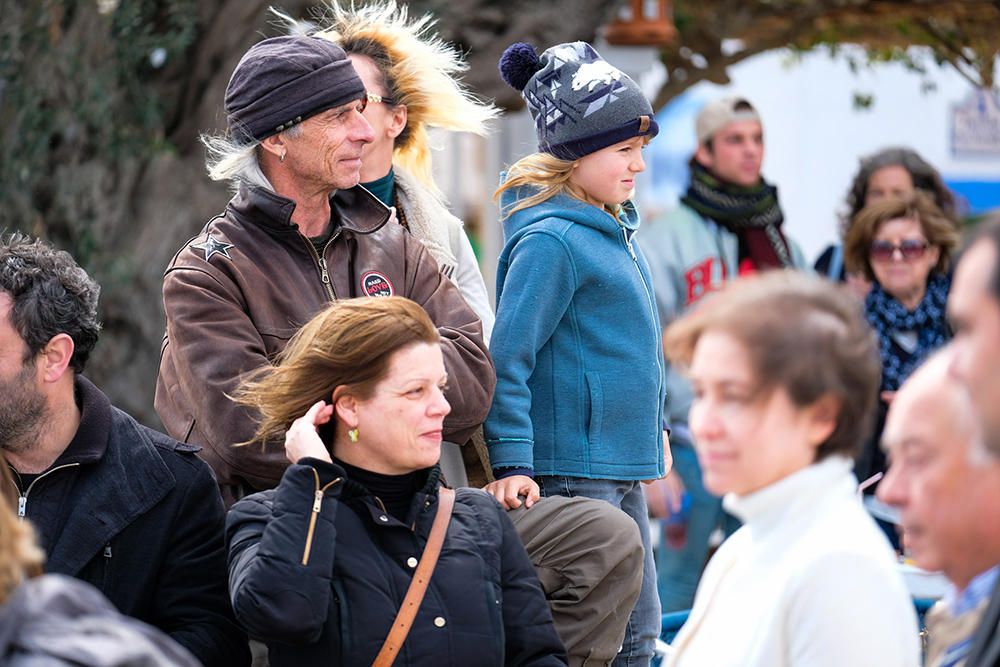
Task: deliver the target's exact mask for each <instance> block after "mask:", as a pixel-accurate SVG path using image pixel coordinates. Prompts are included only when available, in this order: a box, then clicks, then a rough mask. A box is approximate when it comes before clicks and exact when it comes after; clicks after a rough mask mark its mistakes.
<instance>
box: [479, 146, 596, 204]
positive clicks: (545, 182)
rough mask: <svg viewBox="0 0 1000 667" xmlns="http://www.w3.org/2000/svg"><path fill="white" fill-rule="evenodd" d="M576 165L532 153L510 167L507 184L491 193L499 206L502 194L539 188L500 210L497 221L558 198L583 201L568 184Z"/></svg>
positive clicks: (547, 155)
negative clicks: (526, 186)
mask: <svg viewBox="0 0 1000 667" xmlns="http://www.w3.org/2000/svg"><path fill="white" fill-rule="evenodd" d="M576 163H577V160H563V159H560V158H557V157H556V156H554V155H550V154H549V153H532V154H531V155H528V156H525V157H523V158H521V159H520V160H518V161H517V162H515V163H514V164H512V165H511V166H510V168H509V169H508V170H507V180H506V181H504V183H503V185H501V186H500V187H498V188H497V189H496V191H495V192H494V193H493V200H494V201H497V202H499V201H500V195H502V194H503V193H504V192H505V191H507V190H509V189H510V188H519V187H522V186H525V185H530V186H534V187H536V188H538V192H536V193H535V194H533V195H531V196H530V197H527V198H525V199H522V200H520V201H518V202H516V203H515V204H514V206H512V207H510V208H508V209H501V210H500V217H501V218H506V217H508V216H510V215H511V214H512V213H514V212H515V211H520V210H521V209H523V208H529V207H531V206H535V205H536V204H541V203H542V202H544V201H548V200H549V199H552V198H553V197H555V196H556V195H560V194H569V195H572V196H574V197H577V198H578V199H583V197H582V196H581V194H582V193H580V192H579V189H578V188H576V187H575V186H574V185H572V184H571V183H570V182H569V177H570V175H571V174H572V173H573V167H575V166H576Z"/></svg>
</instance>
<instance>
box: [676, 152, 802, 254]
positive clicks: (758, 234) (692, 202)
mask: <svg viewBox="0 0 1000 667" xmlns="http://www.w3.org/2000/svg"><path fill="white" fill-rule="evenodd" d="M681 201H682V202H684V203H685V204H687V205H688V206H690V207H691V208H692V209H694V210H695V211H697V212H698V213H700V214H701V215H703V216H705V217H706V218H710V219H712V220H715V221H716V222H717V223H719V224H720V225H722V226H723V227H725V228H726V229H728V230H729V231H731V232H733V233H734V234H736V235H737V236H738V237H739V240H740V259H741V260H742V259H743V257H744V256H745V257H749V259H750V261H751V262H753V265H754V268H757V269H767V268H774V267H777V268H781V267H787V266H792V255H791V252H789V250H788V242H787V241H786V240H785V237H784V235H783V234H782V233H781V223H782V222H784V219H785V216H784V215H782V213H781V207H780V206H779V205H778V188H776V187H774V186H773V185H769V184H768V183H766V182H764V180H763V179H761V181H760V183H758V184H757V185H755V186H752V187H749V188H744V187H740V186H736V185H728V184H725V183H723V182H722V181H720V180H719V179H717V178H715V177H714V176H712V175H711V174H709V173H708V171H707V170H706V169H705V168H704V167H702V166H701V165H700V164H697V163H695V164H694V165H693V166H692V167H691V185H689V186H688V191H687V194H685V195H684V196H683V197H681Z"/></svg>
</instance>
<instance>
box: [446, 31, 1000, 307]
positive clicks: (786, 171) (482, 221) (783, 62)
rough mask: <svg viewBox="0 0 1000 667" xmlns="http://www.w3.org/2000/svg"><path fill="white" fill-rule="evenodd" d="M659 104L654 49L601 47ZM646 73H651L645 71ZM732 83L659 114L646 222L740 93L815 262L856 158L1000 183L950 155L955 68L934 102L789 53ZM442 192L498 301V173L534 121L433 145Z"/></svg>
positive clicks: (996, 161)
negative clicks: (918, 158) (716, 104)
mask: <svg viewBox="0 0 1000 667" xmlns="http://www.w3.org/2000/svg"><path fill="white" fill-rule="evenodd" d="M598 50H599V51H600V52H601V54H602V55H604V56H605V57H606V58H607V59H608V60H609V61H610V62H611V63H612V64H615V65H616V66H618V67H620V68H622V69H623V70H625V71H626V72H628V73H629V74H630V75H632V76H633V78H635V79H636V80H637V81H639V82H640V84H641V85H643V87H644V89H646V92H647V94H650V95H652V93H653V91H654V90H655V87H656V86H657V85H658V84H657V81H658V78H659V77H661V76H662V66H660V65H659V63H657V62H656V61H655V60H654V58H653V55H652V52H651V51H648V50H642V49H638V50H633V49H626V48H621V47H619V48H613V47H608V46H606V45H598ZM643 68H645V69H643ZM730 77H731V79H732V84H731V85H729V86H725V87H722V86H717V85H714V84H710V83H700V84H698V85H696V86H694V87H692V88H691V89H690V90H689V91H688V92H687V93H685V94H684V95H683V96H681V97H680V98H678V99H676V100H674V101H673V102H672V103H671V104H670V105H668V106H667V107H666V108H664V109H663V110H661V112H660V113H659V114H657V120H658V121H659V123H660V134H659V136H658V137H657V138H656V139H655V140H654V141H653V143H652V144H651V145H650V146H649V147H648V148H647V149H646V151H647V152H646V157H647V172H646V173H645V174H644V175H643V176H642V178H641V179H640V180H639V182H638V183H637V193H638V198H639V203H640V207H641V210H642V212H643V217H644V218H648V217H650V216H652V215H655V214H656V213H657V211H659V210H662V209H664V208H667V207H670V206H673V205H674V204H675V203H676V199H677V197H678V196H679V194H680V193H682V192H683V190H684V188H685V187H686V181H687V160H688V157H689V156H690V155H691V153H692V152H693V150H694V145H695V139H694V115H695V114H696V113H697V110H698V108H699V107H700V105H701V104H703V103H704V102H705V101H706V100H708V99H711V98H713V97H716V96H721V95H724V94H740V95H744V96H746V97H748V98H749V99H750V100H752V101H753V103H754V104H755V105H756V106H757V108H758V110H759V111H760V113H761V115H762V117H763V119H764V130H765V143H766V152H765V158H764V176H765V178H766V179H767V180H768V181H770V182H772V183H774V184H776V185H777V186H778V188H779V197H780V200H781V204H782V207H783V209H784V211H785V218H786V225H787V227H786V230H787V231H788V232H789V233H790V234H791V235H792V236H793V237H794V238H795V239H796V240H797V241H798V242H799V243H800V244H801V246H802V249H803V250H804V251H805V253H806V256H807V258H808V259H809V260H810V261H811V260H813V259H815V257H816V256H817V255H818V254H819V252H820V251H821V250H822V249H823V248H824V247H825V246H826V245H827V244H828V243H830V242H832V241H834V240H835V238H836V234H837V225H838V218H837V214H838V213H839V212H840V211H842V210H843V207H844V204H843V201H844V195H845V194H846V192H847V188H848V185H849V184H850V181H851V179H852V177H853V175H854V173H855V172H856V170H857V167H858V159H859V158H860V157H862V156H864V155H868V154H870V153H872V152H874V151H877V150H879V149H881V148H884V147H887V146H891V145H906V146H909V147H911V148H913V149H915V150H917V151H918V152H919V153H920V154H921V155H923V157H924V158H925V159H927V160H928V161H929V162H930V163H931V164H933V165H935V166H936V167H937V168H938V169H939V170H940V171H941V172H942V174H943V175H944V176H945V178H946V179H965V180H981V181H994V182H998V185H997V188H998V193H997V200H998V201H1000V158H998V157H991V158H988V157H968V156H964V157H963V156H955V155H953V154H952V152H951V147H950V145H949V144H950V133H951V121H950V109H951V106H952V105H954V104H957V103H959V102H961V101H963V100H964V99H965V98H966V96H967V95H968V94H969V93H970V92H971V91H972V86H971V84H969V83H968V82H967V81H966V80H965V79H963V78H962V77H961V76H960V75H959V74H958V73H957V72H955V71H954V70H952V69H950V68H949V67H943V68H936V67H935V68H932V70H931V71H930V72H929V76H928V77H927V78H929V79H930V80H931V81H933V82H934V84H935V85H936V90H935V91H933V92H922V78H921V77H920V76H918V75H916V74H914V73H911V72H908V71H906V70H905V69H904V67H903V66H902V65H899V64H888V65H879V66H877V67H875V68H874V69H866V70H862V71H860V72H859V73H857V74H853V73H852V72H851V71H850V68H849V66H848V63H847V60H846V58H844V57H839V58H836V59H834V58H831V57H830V56H829V55H827V54H825V53H818V52H817V53H812V54H807V55H805V56H804V57H802V58H801V60H799V61H795V62H792V58H791V57H790V55H789V53H788V52H787V51H784V50H780V51H773V52H770V53H766V54H762V55H759V56H756V57H754V58H751V59H749V60H746V61H744V62H742V63H740V64H738V65H736V66H734V67H732V68H731V69H730ZM855 91H857V92H861V93H867V94H873V95H874V97H875V101H874V104H873V105H872V107H871V108H869V109H856V108H854V104H853V93H854V92H855ZM437 142H438V144H439V146H440V149H441V150H440V151H439V152H438V153H437V155H436V157H435V172H436V174H437V176H438V179H439V183H440V184H441V185H442V188H443V189H444V190H445V192H446V193H447V194H448V195H449V199H450V201H451V204H452V209H453V210H454V211H455V213H456V215H458V216H459V217H463V218H464V219H466V220H467V221H468V222H469V225H470V229H471V230H472V231H473V232H474V233H475V234H476V235H477V236H478V238H479V240H480V247H481V265H482V268H483V274H484V276H485V277H486V283H487V287H488V288H489V289H490V291H491V293H492V291H493V282H494V275H495V267H496V257H497V255H498V253H499V251H500V249H501V247H502V243H503V233H502V230H501V227H500V224H499V223H498V222H497V213H496V208H495V207H494V206H493V204H492V201H491V195H492V192H493V189H494V188H495V187H496V184H497V176H498V174H499V172H500V170H501V169H502V168H503V167H504V166H505V165H508V164H510V163H512V162H513V161H515V160H516V159H517V158H519V157H522V156H524V155H526V154H527V153H530V152H532V151H533V150H535V137H534V131H533V126H532V123H531V119H530V116H529V115H528V113H527V111H521V112H519V113H516V114H508V115H507V116H505V117H504V118H502V119H501V120H500V121H499V122H498V123H497V124H496V128H495V131H494V132H493V134H492V135H491V136H490V137H489V138H488V139H487V140H481V139H478V138H474V137H472V138H461V137H456V136H454V135H438V136H437Z"/></svg>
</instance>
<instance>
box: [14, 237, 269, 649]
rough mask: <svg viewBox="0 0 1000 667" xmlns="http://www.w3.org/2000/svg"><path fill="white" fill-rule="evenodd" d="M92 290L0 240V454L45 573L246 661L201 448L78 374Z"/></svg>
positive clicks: (53, 255)
mask: <svg viewBox="0 0 1000 667" xmlns="http://www.w3.org/2000/svg"><path fill="white" fill-rule="evenodd" d="M99 292H100V288H99V287H98V285H97V284H96V283H95V282H94V281H93V280H92V279H91V278H90V277H89V276H88V275H87V274H86V272H84V271H83V269H81V268H80V267H79V266H77V264H76V263H75V262H74V260H73V258H72V257H70V256H69V255H68V254H67V253H65V252H61V251H57V250H55V249H54V248H52V247H51V246H49V245H47V244H45V243H42V242H41V241H32V240H30V239H28V238H27V237H25V236H22V235H19V234H15V235H13V236H11V237H9V238H8V239H5V240H2V241H0V449H2V450H3V452H4V454H5V456H6V458H7V461H8V463H9V464H10V466H11V468H12V471H13V473H14V481H15V485H16V486H17V493H18V506H17V510H18V516H20V517H22V518H26V519H29V520H30V521H31V522H32V523H33V524H34V527H35V529H36V531H37V533H38V540H39V543H40V545H41V546H42V548H43V549H44V550H45V552H46V555H47V563H46V570H47V571H48V572H53V573H60V574H65V575H69V576H72V577H76V578H78V579H82V580H84V581H86V582H88V583H90V584H92V585H94V586H95V587H97V588H98V589H100V590H101V591H102V592H103V593H104V595H105V596H107V598H108V599H110V600H111V602H113V603H114V604H115V605H116V606H117V607H118V609H119V610H120V611H121V612H122V613H124V614H126V615H129V616H133V617H135V618H138V619H139V620H142V621H144V622H146V623H149V624H150V625H153V626H155V627H157V628H159V629H161V630H163V631H164V632H166V633H167V634H169V635H170V636H171V637H172V638H173V639H174V640H176V641H177V642H178V643H179V644H181V645H182V646H184V647H185V648H187V649H188V650H189V651H190V652H191V653H192V654H194V655H195V657H197V658H198V659H199V660H200V661H201V662H202V663H203V664H205V665H244V664H248V663H249V652H248V647H247V642H246V637H245V635H244V634H243V633H242V631H241V630H240V629H239V628H238V626H237V625H236V623H235V621H234V619H233V614H232V609H231V606H230V603H229V597H228V591H227V587H226V555H225V551H224V547H223V523H224V514H223V507H222V500H221V498H220V496H219V492H218V488H217V486H216V484H215V480H214V478H213V476H212V473H211V471H210V470H209V468H208V466H207V465H206V464H205V463H203V462H202V461H200V460H199V459H198V458H197V457H196V456H195V452H196V451H197V450H198V448H197V447H193V446H189V445H183V444H180V443H178V442H175V441H174V440H171V439H170V438H168V437H167V436H165V435H162V434H160V433H157V432H156V431H153V430H151V429H148V428H145V427H144V426H141V425H140V424H138V423H137V422H136V421H135V420H134V419H132V418H131V417H130V416H129V415H127V414H125V413H124V412H122V411H121V410H118V409H116V408H115V407H113V406H112V405H111V403H110V402H109V401H108V399H107V397H106V396H105V395H104V394H103V393H102V392H101V391H100V390H99V389H98V388H97V387H95V386H94V385H93V384H92V383H91V382H90V381H88V380H87V379H86V378H85V377H83V376H82V375H81V373H82V371H83V369H84V366H85V364H86V362H87V358H88V356H89V354H90V351H91V350H92V349H93V347H94V345H95V344H96V342H97V337H98V332H99V330H100V324H99V323H98V319H97V299H98V294H99Z"/></svg>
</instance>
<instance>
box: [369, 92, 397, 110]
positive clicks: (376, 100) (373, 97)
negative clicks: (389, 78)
mask: <svg viewBox="0 0 1000 667" xmlns="http://www.w3.org/2000/svg"><path fill="white" fill-rule="evenodd" d="M365 96H366V97H367V98H368V104H380V103H381V104H384V105H386V106H390V107H394V106H396V102H395V101H393V100H391V99H389V98H388V97H382V96H381V95H377V94H375V93H365Z"/></svg>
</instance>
